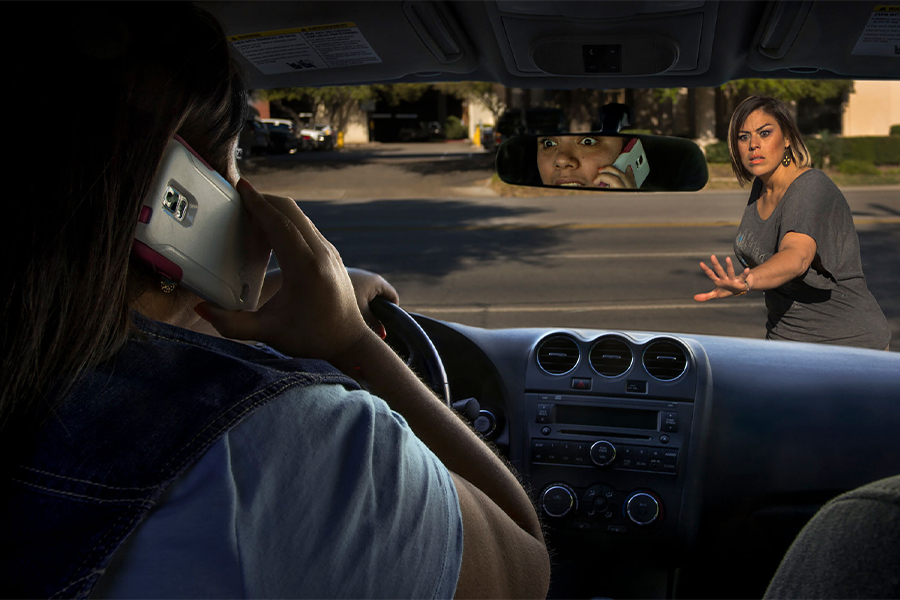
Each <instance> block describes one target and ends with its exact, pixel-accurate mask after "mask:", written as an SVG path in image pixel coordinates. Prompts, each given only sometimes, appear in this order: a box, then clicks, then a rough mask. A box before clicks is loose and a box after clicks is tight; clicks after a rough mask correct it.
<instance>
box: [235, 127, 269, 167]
mask: <svg viewBox="0 0 900 600" xmlns="http://www.w3.org/2000/svg"><path fill="white" fill-rule="evenodd" d="M270 144H271V141H270V137H269V130H268V129H267V128H266V124H265V123H263V122H262V121H260V120H259V119H256V118H251V119H247V120H246V121H245V122H244V128H243V129H241V134H240V137H239V138H238V158H242V159H245V158H250V157H253V156H261V155H263V154H265V153H266V152H267V151H268V149H269V145H270Z"/></svg>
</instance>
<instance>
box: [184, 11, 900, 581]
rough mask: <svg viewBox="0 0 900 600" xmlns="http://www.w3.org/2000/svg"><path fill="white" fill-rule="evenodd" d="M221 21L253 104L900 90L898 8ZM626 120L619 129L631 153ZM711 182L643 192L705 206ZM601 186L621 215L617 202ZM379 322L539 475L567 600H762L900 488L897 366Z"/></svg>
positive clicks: (677, 338)
mask: <svg viewBox="0 0 900 600" xmlns="http://www.w3.org/2000/svg"><path fill="white" fill-rule="evenodd" d="M200 5H201V6H203V7H204V8H206V9H207V10H209V11H210V12H211V13H212V14H214V15H215V16H216V17H217V18H218V19H219V20H220V22H221V23H222V25H223V27H224V29H225V31H226V34H227V35H228V36H229V39H230V41H231V42H232V47H233V51H234V54H235V56H236V57H237V59H238V61H239V63H240V65H241V67H242V68H243V69H244V71H245V73H246V77H247V84H248V87H250V88H251V89H271V88H288V87H314V86H339V85H361V84H379V83H433V82H438V81H442V82H454V81H489V82H496V83H500V84H502V85H504V86H507V87H516V88H529V89H530V88H544V89H576V88H587V89H614V88H623V87H627V88H681V87H696V86H719V85H722V84H724V83H726V82H729V81H732V80H736V79H746V78H756V79H791V78H804V79H847V78H853V79H884V80H890V79H900V62H898V61H900V58H898V57H897V56H896V53H897V52H898V51H897V50H896V48H898V47H900V20H897V19H893V18H892V17H891V16H890V15H883V14H882V12H880V11H884V10H887V9H886V8H885V7H880V5H878V4H877V3H875V2H865V1H855V2H832V1H823V0H806V1H796V2H794V1H791V2H774V1H773V2H767V1H746V2H745V1H728V2H725V1H714V0H670V1H669V0H660V1H602V2H594V1H555V0H534V1H528V0H487V1H462V0H461V1H443V2H434V1H420V0H389V1H385V0H378V1H359V2H355V1H342V2H327V1H311V2H249V3H244V2H203V3H200ZM888 8H889V7H888ZM894 10H898V9H897V8H896V7H894ZM892 14H900V13H896V12H895V13H892ZM882 17H883V18H882ZM879 19H881V20H879ZM884 19H887V20H886V21H885V20H884ZM879 23H880V24H879ZM884 23H887V25H884ZM879 36H881V37H879ZM885 37H886V38H890V40H889V42H888V43H885V42H884V39H883V38H885ZM329 40H341V43H340V44H339V45H337V46H334V45H330V46H329V45H328V41H329ZM895 44H896V46H895ZM888 46H889V48H888ZM314 50H315V52H313V51H314ZM304 52H305V53H307V54H303V53H304ZM311 54H316V58H315V60H313V58H310V56H308V55H311ZM310 65H314V66H313V67H310ZM611 122H612V123H613V124H612V125H609V126H607V125H608V123H606V122H604V124H603V129H602V133H603V134H605V135H612V136H620V135H625V133H626V132H625V131H622V132H620V131H619V130H618V128H617V126H616V124H615V123H616V122H617V121H611ZM619 124H620V125H621V122H619ZM641 137H642V139H643V140H644V143H645V145H646V147H647V148H648V150H647V153H648V157H649V160H650V163H651V169H652V168H653V167H652V165H654V164H657V163H658V162H660V160H661V159H660V160H654V157H653V152H661V153H663V156H666V155H668V156H671V157H681V158H684V159H685V160H686V161H688V162H690V160H689V159H690V158H691V157H692V156H694V157H695V156H696V153H697V152H699V148H698V147H697V146H696V145H695V144H694V143H693V142H691V141H689V140H675V139H672V140H670V141H669V142H666V140H665V139H664V138H662V139H659V140H657V139H656V137H658V136H649V135H648V136H643V135H642V136H641ZM522 139H525V142H523V141H521V140H522ZM517 143H518V144H520V146H518V147H517V146H516V144H517ZM523 144H524V145H523ZM533 147H534V146H533V138H530V141H529V139H526V138H520V140H519V141H518V142H516V140H515V138H513V139H512V140H509V141H506V142H505V143H504V148H505V149H501V150H500V151H499V153H498V159H497V165H498V166H497V168H498V172H499V174H500V177H501V178H503V180H504V181H507V182H509V183H514V184H523V185H533V184H534V173H533V172H532V171H533V164H534V163H533V162H528V161H533V160H534V159H533V156H531V157H530V158H529V154H528V150H527V148H533ZM654 148H656V149H657V150H654ZM666 153H668V154H666ZM700 163H702V164H703V165H704V167H703V168H705V163H704V162H703V161H700ZM692 164H693V163H692ZM703 168H701V167H696V169H700V171H692V172H691V173H690V176H687V175H684V173H685V172H687V171H686V170H685V169H678V170H676V171H677V172H678V173H681V174H682V177H681V178H678V177H675V176H674V175H673V179H671V180H667V181H657V182H656V183H655V184H654V183H653V181H652V180H648V181H651V184H648V186H647V188H646V189H639V190H636V192H637V193H643V192H651V191H653V190H654V189H670V190H673V189H678V190H684V193H693V192H691V191H690V190H697V189H699V188H701V187H703V184H704V183H705V177H706V173H705V171H704V170H703ZM698 181H699V183H698ZM654 185H655V186H656V187H654ZM597 191H598V192H599V193H598V195H597V202H598V203H599V204H600V205H602V203H604V202H612V201H613V200H607V199H606V198H604V197H603V196H602V195H601V194H602V191H600V190H597ZM560 293H564V290H562V291H561V292H560ZM375 304H376V305H375V306H373V311H377V313H376V314H378V315H379V316H380V318H381V319H382V321H383V322H384V323H385V325H386V327H387V330H388V332H389V338H388V341H389V342H391V343H392V344H393V345H395V347H396V348H397V349H398V352H400V353H403V354H404V355H406V356H408V358H409V361H410V363H411V364H412V365H413V366H415V367H416V368H417V370H418V371H419V373H420V374H421V375H422V376H423V377H424V378H425V379H426V381H428V382H429V383H431V385H432V387H433V388H434V389H435V390H437V391H438V393H439V394H440V395H441V396H442V397H444V398H445V399H446V400H447V401H448V403H450V404H452V405H454V406H456V407H457V408H458V409H459V410H461V411H462V412H464V413H465V414H466V415H467V416H468V417H469V418H470V419H471V420H472V422H473V424H474V426H475V427H476V429H477V430H478V431H479V433H480V434H481V435H482V436H483V437H484V438H485V439H486V440H489V441H490V442H491V443H493V444H495V445H496V447H497V449H498V450H499V451H500V452H501V453H502V454H503V455H504V456H505V457H506V458H507V459H508V460H509V462H510V463H511V465H512V466H513V467H514V468H515V469H516V471H517V472H518V473H519V474H520V476H521V478H522V480H523V482H524V483H525V485H526V487H527V489H528V490H529V491H530V493H531V495H532V498H533V500H534V502H535V504H536V506H537V507H538V511H539V513H540V514H541V516H542V518H543V521H544V523H545V526H546V532H547V541H548V546H549V547H550V548H551V553H552V561H553V572H552V581H551V588H550V596H551V597H557V598H596V597H608V598H699V597H706V598H713V597H715V598H746V597H761V596H762V595H763V593H764V592H765V589H766V586H767V584H768V582H769V581H770V579H771V577H772V575H773V573H774V572H775V570H776V568H777V567H778V564H779V562H780V560H781V559H782V557H783V555H784V553H785V551H786V550H787V548H788V546H789V545H790V543H791V541H792V540H793V539H794V538H795V536H796V535H797V533H798V532H799V531H800V529H801V528H802V527H803V525H804V524H805V523H806V522H807V521H808V520H809V518H810V517H811V516H812V515H813V514H814V513H815V512H816V511H817V510H818V508H819V507H821V506H822V505H823V504H824V503H825V502H826V501H828V500H829V499H831V498H833V497H835V496H836V495H838V494H840V493H842V492H845V491H848V490H851V489H854V488H857V487H859V486H862V485H864V484H866V483H869V482H872V481H875V480H878V479H881V478H885V477H890V476H893V475H897V474H900V436H898V435H897V432H898V431H900V410H898V408H897V401H898V399H900V356H898V355H897V354H896V353H892V352H878V351H871V350H863V349H856V348H849V347H841V346H832V345H812V344H801V343H792V342H769V341H765V340H759V339H746V338H739V337H727V336H702V335H693V334H691V335H689V334H684V333H680V332H679V331H678V330H677V324H673V329H672V330H670V331H652V332H647V331H616V330H604V329H578V330H574V329H566V328H544V327H541V328H538V327H534V328H523V329H482V328H477V327H472V326H468V325H462V324H458V323H453V322H448V321H443V320H439V319H435V318H430V317H425V316H422V315H413V316H412V317H411V318H410V316H409V315H407V314H406V313H404V312H403V311H402V310H398V309H396V308H395V307H393V305H389V303H386V302H382V303H375ZM761 373H765V376H761V375H760V374H761ZM885 534H886V535H900V531H893V532H891V531H886V533H885ZM897 542H898V544H900V539H898V540H897Z"/></svg>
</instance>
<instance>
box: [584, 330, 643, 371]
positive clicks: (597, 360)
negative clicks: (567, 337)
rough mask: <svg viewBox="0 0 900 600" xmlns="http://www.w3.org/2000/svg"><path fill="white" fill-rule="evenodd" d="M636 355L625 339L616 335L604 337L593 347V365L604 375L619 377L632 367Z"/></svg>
mask: <svg viewBox="0 0 900 600" xmlns="http://www.w3.org/2000/svg"><path fill="white" fill-rule="evenodd" d="M633 361H634V355H633V354H632V353H631V347H630V346H629V345H628V344H626V343H625V340H623V339H621V338H618V337H615V336H607V337H602V338H600V339H599V340H597V341H596V342H595V343H594V346H593V347H592V348H591V366H592V367H594V370H595V371H597V373H599V374H600V375H603V376H604V377H618V376H619V375H621V374H623V373H625V372H626V371H628V369H630V368H631V363H632V362H633Z"/></svg>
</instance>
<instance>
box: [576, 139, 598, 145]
mask: <svg viewBox="0 0 900 600" xmlns="http://www.w3.org/2000/svg"><path fill="white" fill-rule="evenodd" d="M579 143H580V144H581V145H582V146H596V145H597V144H599V143H600V142H598V141H597V138H592V137H586V138H581V141H580V142H579Z"/></svg>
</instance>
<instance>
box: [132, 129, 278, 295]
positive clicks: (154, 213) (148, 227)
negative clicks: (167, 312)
mask: <svg viewBox="0 0 900 600" xmlns="http://www.w3.org/2000/svg"><path fill="white" fill-rule="evenodd" d="M251 247H252V246H251V244H250V224H249V214H248V213H247V211H246V210H245V209H244V207H243V205H242V204H241V196H240V194H239V193H238V191H237V190H236V189H234V187H232V186H231V184H229V183H228V182H227V181H226V180H225V178H224V177H222V176H221V175H220V174H219V173H217V172H216V171H215V170H214V169H213V168H212V167H210V166H209V165H208V164H207V163H206V161H204V160H203V159H202V158H201V157H200V156H199V155H198V154H197V153H196V152H194V150H193V149H192V148H191V147H190V146H189V145H188V144H187V143H186V142H185V141H184V140H183V139H181V138H180V137H178V136H175V137H174V138H173V139H172V140H170V141H169V144H168V146H167V147H166V151H165V154H164V155H163V159H162V162H161V163H160V166H159V169H158V171H157V173H156V177H155V178H154V181H153V184H152V186H151V187H150V192H149V194H147V197H146V198H145V199H144V206H143V208H142V209H141V215H140V217H139V219H138V223H137V228H136V230H135V234H134V244H133V254H134V255H135V256H137V258H138V259H139V260H141V261H143V262H145V263H147V264H148V265H150V266H151V267H153V269H154V270H155V271H156V272H158V273H160V274H162V275H164V276H165V277H168V278H169V279H171V280H173V281H174V282H176V283H177V284H178V285H181V286H183V287H185V288H186V289H188V290H190V291H191V292H194V293H195V294H197V295H198V296H200V297H201V298H203V299H204V300H207V301H209V302H213V303H215V304H218V305H219V306H221V307H222V308H226V309H229V310H254V309H255V308H256V306H257V304H258V302H259V294H260V291H261V289H262V281H263V277H264V276H265V268H266V260H265V257H263V258H262V259H261V260H260V259H259V257H255V256H252V255H251V251H250V248H251Z"/></svg>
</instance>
